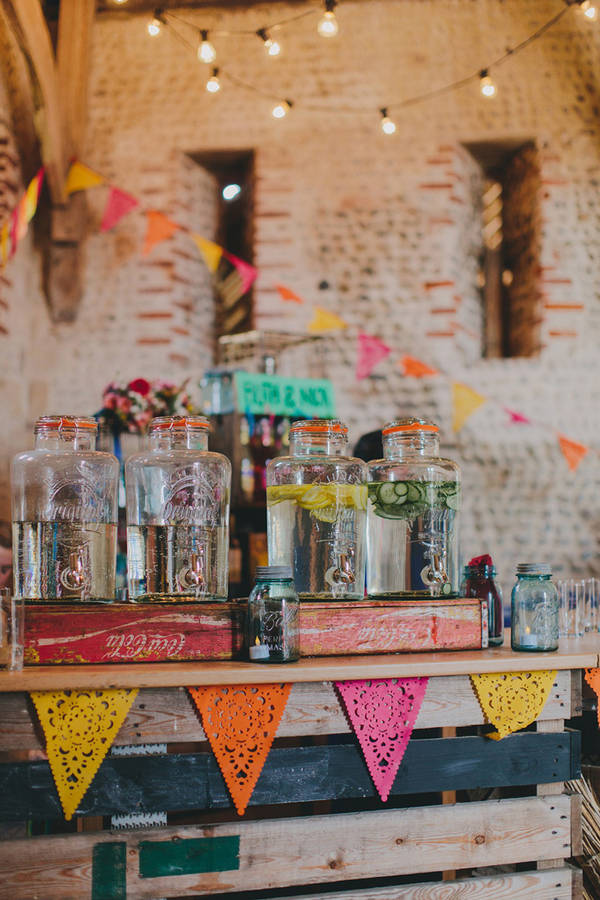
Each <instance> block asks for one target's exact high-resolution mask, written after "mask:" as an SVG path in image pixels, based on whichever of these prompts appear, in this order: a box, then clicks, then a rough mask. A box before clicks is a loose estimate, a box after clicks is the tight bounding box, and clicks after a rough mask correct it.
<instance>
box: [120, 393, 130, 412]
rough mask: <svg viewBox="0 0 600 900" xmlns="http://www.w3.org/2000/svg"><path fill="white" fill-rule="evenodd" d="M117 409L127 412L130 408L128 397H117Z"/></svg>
mask: <svg viewBox="0 0 600 900" xmlns="http://www.w3.org/2000/svg"><path fill="white" fill-rule="evenodd" d="M117 409H118V410H119V412H121V413H128V412H129V410H130V409H131V400H130V399H129V397H117Z"/></svg>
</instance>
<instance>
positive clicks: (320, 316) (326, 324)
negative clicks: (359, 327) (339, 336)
mask: <svg viewBox="0 0 600 900" xmlns="http://www.w3.org/2000/svg"><path fill="white" fill-rule="evenodd" d="M347 327H348V323H347V322H344V320H343V319H340V317H339V316H336V314H335V313H332V312H328V310H326V309H322V308H321V307H320V306H315V307H314V309H313V317H312V319H311V320H310V322H309V323H308V330H309V331H310V332H311V333H312V334H318V333H320V332H321V331H338V330H340V329H341V328H347Z"/></svg>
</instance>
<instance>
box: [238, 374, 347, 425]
mask: <svg viewBox="0 0 600 900" xmlns="http://www.w3.org/2000/svg"><path fill="white" fill-rule="evenodd" d="M234 377H235V390H236V400H237V408H238V412H241V413H252V414H253V415H264V414H269V413H270V414H272V415H275V416H305V417H306V418H321V419H330V418H331V417H332V416H334V415H335V396H334V393H333V384H332V383H331V381H328V380H327V379H326V378H284V377H283V376H282V375H257V374H255V373H253V372H236V373H235V376H234Z"/></svg>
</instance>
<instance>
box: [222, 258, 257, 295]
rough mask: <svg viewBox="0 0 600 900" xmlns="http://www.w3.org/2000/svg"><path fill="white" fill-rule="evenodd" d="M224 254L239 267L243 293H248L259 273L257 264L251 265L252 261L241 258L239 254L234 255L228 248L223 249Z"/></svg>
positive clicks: (232, 263) (233, 264)
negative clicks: (248, 261)
mask: <svg viewBox="0 0 600 900" xmlns="http://www.w3.org/2000/svg"><path fill="white" fill-rule="evenodd" d="M223 256H224V257H225V259H228V260H229V262H230V263H231V265H232V266H235V268H236V269H237V272H238V274H239V276H240V278H241V280H242V285H241V291H242V294H246V293H247V292H248V291H249V290H250V288H251V287H252V285H253V283H254V280H255V279H256V276H257V275H258V269H257V268H256V267H255V266H251V265H250V263H247V262H245V260H243V259H240V258H239V257H238V256H234V255H233V253H228V252H227V250H223Z"/></svg>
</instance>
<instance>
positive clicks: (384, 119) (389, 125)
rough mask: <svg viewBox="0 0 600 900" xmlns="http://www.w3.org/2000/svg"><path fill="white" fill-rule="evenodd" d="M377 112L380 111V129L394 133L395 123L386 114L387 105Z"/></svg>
mask: <svg viewBox="0 0 600 900" xmlns="http://www.w3.org/2000/svg"><path fill="white" fill-rule="evenodd" d="M379 112H380V113H381V130H382V131H383V133H384V134H394V132H395V131H396V123H395V122H393V121H392V120H391V119H390V117H389V116H388V111H387V106H384V107H382V108H381V109H380V110H379Z"/></svg>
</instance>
